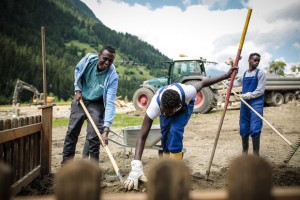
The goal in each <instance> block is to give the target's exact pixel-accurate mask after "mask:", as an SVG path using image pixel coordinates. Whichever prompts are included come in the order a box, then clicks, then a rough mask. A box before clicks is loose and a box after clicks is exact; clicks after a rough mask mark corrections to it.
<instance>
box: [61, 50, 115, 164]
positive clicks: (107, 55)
mask: <svg viewBox="0 0 300 200" xmlns="http://www.w3.org/2000/svg"><path fill="white" fill-rule="evenodd" d="M114 59H115V49H114V48H113V47H112V46H104V47H103V48H102V49H101V51H100V53H99V55H97V54H93V53H90V54H87V55H86V56H85V57H83V58H82V59H81V60H80V61H79V63H78V64H77V65H76V67H75V74H74V75H75V82H74V87H75V100H74V101H73V102H72V105H71V114H70V121H69V126H68V130H67V133H66V137H65V141H64V147H63V153H62V156H63V160H62V164H63V163H64V162H65V161H67V160H69V159H73V158H74V155H75V149H76V144H77V141H78V136H79V134H80V131H81V127H82V124H83V122H84V120H85V119H86V114H85V112H84V110H83V109H82V107H81V106H80V104H79V103H78V101H79V100H80V99H82V100H83V102H84V104H85V106H86V108H87V110H88V112H89V113H90V115H91V117H92V119H93V121H94V122H95V124H96V125H97V127H98V129H100V130H101V133H102V137H103V138H102V139H103V141H104V142H105V143H106V144H108V133H109V127H110V125H111V123H112V121H113V119H114V116H115V98H116V93H117V88H118V79H119V77H118V74H117V71H116V68H115V66H114V65H113V64H112V63H113V61H114ZM86 147H88V152H87V154H88V155H89V156H90V157H91V158H93V159H95V160H99V150H100V140H99V138H98V136H97V134H96V132H95V130H94V129H93V127H92V125H91V123H90V122H89V121H88V124H87V135H86Z"/></svg>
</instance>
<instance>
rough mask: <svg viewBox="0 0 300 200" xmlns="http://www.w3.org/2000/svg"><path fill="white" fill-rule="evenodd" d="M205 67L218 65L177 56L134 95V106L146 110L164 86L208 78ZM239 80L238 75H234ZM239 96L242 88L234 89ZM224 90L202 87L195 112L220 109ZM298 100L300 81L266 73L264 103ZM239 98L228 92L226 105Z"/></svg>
mask: <svg viewBox="0 0 300 200" xmlns="http://www.w3.org/2000/svg"><path fill="white" fill-rule="evenodd" d="M206 64H217V63H216V62H212V61H207V60H206V59H203V58H201V57H200V58H188V57H180V58H178V59H174V60H171V61H167V62H165V63H164V66H165V67H167V73H166V76H165V77H161V78H155V79H152V80H146V81H144V82H143V84H142V85H141V88H139V89H137V90H136V91H135V93H134V95H133V105H134V107H135V109H136V110H143V109H146V108H147V107H148V106H149V104H150V102H151V99H152V97H153V96H154V94H155V92H156V91H157V90H158V89H159V88H161V87H163V86H166V85H169V84H172V83H174V82H178V83H183V84H193V83H194V82H196V81H201V80H203V79H206V78H208V77H207V75H206V66H205V65H206ZM237 77H238V76H237ZM233 90H234V91H235V92H236V93H237V94H239V93H241V87H237V88H233ZM226 94H227V88H226V87H225V86H224V85H223V84H222V83H216V84H214V85H211V86H210V87H205V88H203V89H202V90H201V91H200V92H198V93H197V95H196V98H195V104H194V111H193V112H194V113H201V114H204V113H208V112H209V111H211V110H212V109H214V108H219V107H222V106H221V105H222V104H224V102H225V97H226ZM299 98H300V78H296V77H295V78H294V77H280V76H276V75H272V74H267V83H266V91H265V103H266V105H271V106H280V105H282V104H283V103H287V102H289V101H293V100H296V99H299ZM239 101H240V99H239V97H237V96H234V94H233V93H231V96H230V98H229V105H231V104H233V103H237V102H239Z"/></svg>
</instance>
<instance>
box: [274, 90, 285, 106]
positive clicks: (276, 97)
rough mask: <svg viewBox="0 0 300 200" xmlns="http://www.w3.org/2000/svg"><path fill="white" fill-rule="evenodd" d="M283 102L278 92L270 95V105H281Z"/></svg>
mask: <svg viewBox="0 0 300 200" xmlns="http://www.w3.org/2000/svg"><path fill="white" fill-rule="evenodd" d="M283 102H284V98H283V95H282V94H281V93H279V92H275V93H274V94H273V96H272V103H271V105H272V106H281V105H282V104H283Z"/></svg>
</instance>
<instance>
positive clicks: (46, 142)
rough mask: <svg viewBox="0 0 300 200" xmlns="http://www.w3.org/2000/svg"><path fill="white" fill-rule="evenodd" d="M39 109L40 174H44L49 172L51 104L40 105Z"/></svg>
mask: <svg viewBox="0 0 300 200" xmlns="http://www.w3.org/2000/svg"><path fill="white" fill-rule="evenodd" d="M39 109H42V146H41V175H42V176H44V175H47V174H50V173H51V157H52V116H53V106H52V105H46V106H41V107H39Z"/></svg>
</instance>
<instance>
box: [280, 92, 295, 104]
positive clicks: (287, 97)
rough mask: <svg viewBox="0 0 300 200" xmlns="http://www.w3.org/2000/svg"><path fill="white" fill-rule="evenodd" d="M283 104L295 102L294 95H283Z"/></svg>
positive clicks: (289, 93)
mask: <svg viewBox="0 0 300 200" xmlns="http://www.w3.org/2000/svg"><path fill="white" fill-rule="evenodd" d="M283 99H284V103H288V102H290V101H295V100H296V95H294V94H293V93H291V92H288V93H285V94H284V95H283Z"/></svg>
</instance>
